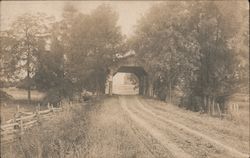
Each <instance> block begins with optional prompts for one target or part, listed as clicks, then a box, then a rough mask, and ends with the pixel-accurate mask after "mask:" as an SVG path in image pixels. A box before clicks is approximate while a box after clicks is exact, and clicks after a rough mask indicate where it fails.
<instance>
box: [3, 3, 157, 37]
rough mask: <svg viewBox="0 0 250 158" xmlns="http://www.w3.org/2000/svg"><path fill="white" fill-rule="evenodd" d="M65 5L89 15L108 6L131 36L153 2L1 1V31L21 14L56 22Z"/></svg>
mask: <svg viewBox="0 0 250 158" xmlns="http://www.w3.org/2000/svg"><path fill="white" fill-rule="evenodd" d="M65 3H70V4H72V5H74V6H75V7H76V8H77V9H78V10H79V11H80V12H83V13H89V12H90V11H91V10H92V9H95V8H96V7H97V6H98V5H100V4H103V3H105V4H109V5H110V6H111V7H112V8H113V9H114V10H115V11H116V12H118V14H119V20H118V25H120V26H121V30H122V32H123V34H125V35H127V36H130V35H132V34H133V30H134V26H135V24H136V21H137V20H138V19H140V17H141V16H142V15H143V14H145V13H146V12H147V10H148V9H149V8H150V6H151V5H152V4H153V3H156V2H153V1H71V2H67V1H2V2H1V30H5V29H6V28H8V26H9V25H10V24H11V22H12V21H14V20H15V18H16V17H17V16H19V15H21V14H23V13H26V12H28V13H36V12H44V13H46V14H47V15H49V16H54V17H55V18H56V19H57V20H59V19H60V18H61V13H62V10H63V7H64V4H65Z"/></svg>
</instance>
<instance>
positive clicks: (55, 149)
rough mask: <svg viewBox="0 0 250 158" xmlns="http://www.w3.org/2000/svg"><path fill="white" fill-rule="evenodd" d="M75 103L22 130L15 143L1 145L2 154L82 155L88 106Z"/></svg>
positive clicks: (10, 157)
mask: <svg viewBox="0 0 250 158" xmlns="http://www.w3.org/2000/svg"><path fill="white" fill-rule="evenodd" d="M92 104H94V102H90V103H88V104H86V105H84V104H81V103H80V104H75V105H74V107H73V108H72V109H71V110H70V111H63V112H61V113H59V114H57V116H55V117H53V118H52V119H51V120H50V121H46V122H41V124H40V126H37V127H34V128H32V129H30V130H28V131H26V132H25V134H24V135H23V136H22V138H21V139H19V140H17V141H16V142H15V143H12V144H8V145H6V144H5V145H1V157H2V158H14V157H16V158H43V157H46V158H49V157H53V158H57V157H58V158H59V157H60V158H62V157H77V155H84V153H85V150H86V149H87V144H88V141H87V137H86V132H87V126H88V125H87V124H88V121H87V120H88V119H87V118H88V109H89V107H90V106H92Z"/></svg>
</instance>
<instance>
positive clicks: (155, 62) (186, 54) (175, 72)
mask: <svg viewBox="0 0 250 158" xmlns="http://www.w3.org/2000/svg"><path fill="white" fill-rule="evenodd" d="M186 8H187V5H186V3H183V2H181V3H179V2H166V3H160V4H157V5H155V6H153V7H152V8H151V9H150V11H149V13H148V14H146V15H145V16H144V17H143V18H142V19H141V21H139V24H138V26H137V32H136V37H134V38H135V44H134V49H135V50H136V52H137V57H138V60H141V61H142V63H144V65H145V66H146V67H148V70H149V73H151V76H152V79H151V82H153V83H151V84H153V86H154V87H155V88H153V89H154V93H155V94H156V95H158V96H159V97H160V98H161V99H163V100H165V99H168V100H169V101H170V102H171V98H172V97H171V95H172V89H173V88H174V87H175V86H176V85H177V83H178V79H179V78H180V77H181V75H182V73H181V72H182V71H184V70H185V69H186V65H188V64H189V66H190V67H189V68H191V66H193V65H192V61H189V60H188V59H189V58H190V56H196V54H195V53H196V50H197V46H196V45H195V44H194V43H195V40H194V39H193V37H192V36H188V35H187V29H186V28H185V25H186V23H187V22H188V14H185V12H186ZM197 57H198V56H197ZM193 67H194V66H193ZM192 69H194V68H192ZM156 87H159V88H156Z"/></svg>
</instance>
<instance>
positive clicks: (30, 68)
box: [9, 13, 50, 103]
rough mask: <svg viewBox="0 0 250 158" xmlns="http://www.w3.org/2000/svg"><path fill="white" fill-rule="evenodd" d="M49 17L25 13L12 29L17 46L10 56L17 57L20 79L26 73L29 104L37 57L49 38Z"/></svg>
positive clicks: (12, 35)
mask: <svg viewBox="0 0 250 158" xmlns="http://www.w3.org/2000/svg"><path fill="white" fill-rule="evenodd" d="M48 20H50V19H49V18H48V17H46V16H45V15H44V14H41V13H38V14H37V15H32V14H28V13H25V14H23V15H20V16H18V17H17V19H16V20H15V21H14V22H13V23H12V25H11V28H10V31H9V32H10V33H11V35H9V36H10V37H12V38H13V39H15V41H16V42H15V45H12V49H14V48H15V51H11V52H10V54H12V55H14V54H15V56H16V58H17V59H18V63H17V64H16V66H17V67H16V70H21V73H20V74H19V75H18V76H19V77H23V75H22V74H24V72H25V71H26V76H25V78H26V83H27V90H28V102H29V103H30V100H31V85H30V82H31V77H32V76H33V75H34V72H35V69H36V66H37V57H38V54H39V53H40V52H41V51H44V49H45V45H46V37H47V36H48V32H47V30H48V29H47V28H48V26H47V25H48V24H49V23H48Z"/></svg>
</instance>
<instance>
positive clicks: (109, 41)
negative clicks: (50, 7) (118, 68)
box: [1, 5, 124, 102]
mask: <svg viewBox="0 0 250 158" xmlns="http://www.w3.org/2000/svg"><path fill="white" fill-rule="evenodd" d="M62 17H63V18H62V20H60V21H55V20H54V19H53V18H52V17H47V16H46V15H44V14H41V13H39V14H37V15H33V14H23V15H20V16H19V17H17V19H16V20H15V21H14V22H13V24H12V25H11V26H10V29H8V30H6V31H3V32H1V41H3V42H2V47H1V52H2V53H1V81H2V82H6V81H16V80H17V81H19V80H21V81H19V83H21V84H20V87H22V88H25V89H27V90H28V100H29V101H30V100H31V95H30V93H31V89H38V90H42V91H45V92H47V94H48V95H47V96H48V97H49V98H48V99H49V100H52V102H53V101H55V102H56V101H58V100H60V99H61V98H63V97H71V96H72V94H73V93H75V92H81V91H82V90H83V89H87V90H88V91H92V92H96V93H97V94H100V93H103V92H104V91H105V82H106V75H107V73H108V66H109V65H110V64H112V62H113V60H114V58H115V54H117V53H119V52H120V50H121V49H122V47H123V45H124V44H123V41H124V36H123V35H122V34H121V31H120V27H119V26H117V20H118V15H117V13H116V12H114V11H113V9H112V8H111V7H110V6H107V5H100V6H99V7H97V8H96V9H94V10H93V11H92V12H91V13H89V14H83V13H81V12H80V11H78V10H76V9H75V8H74V6H72V5H65V7H64V10H63V13H62Z"/></svg>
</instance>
